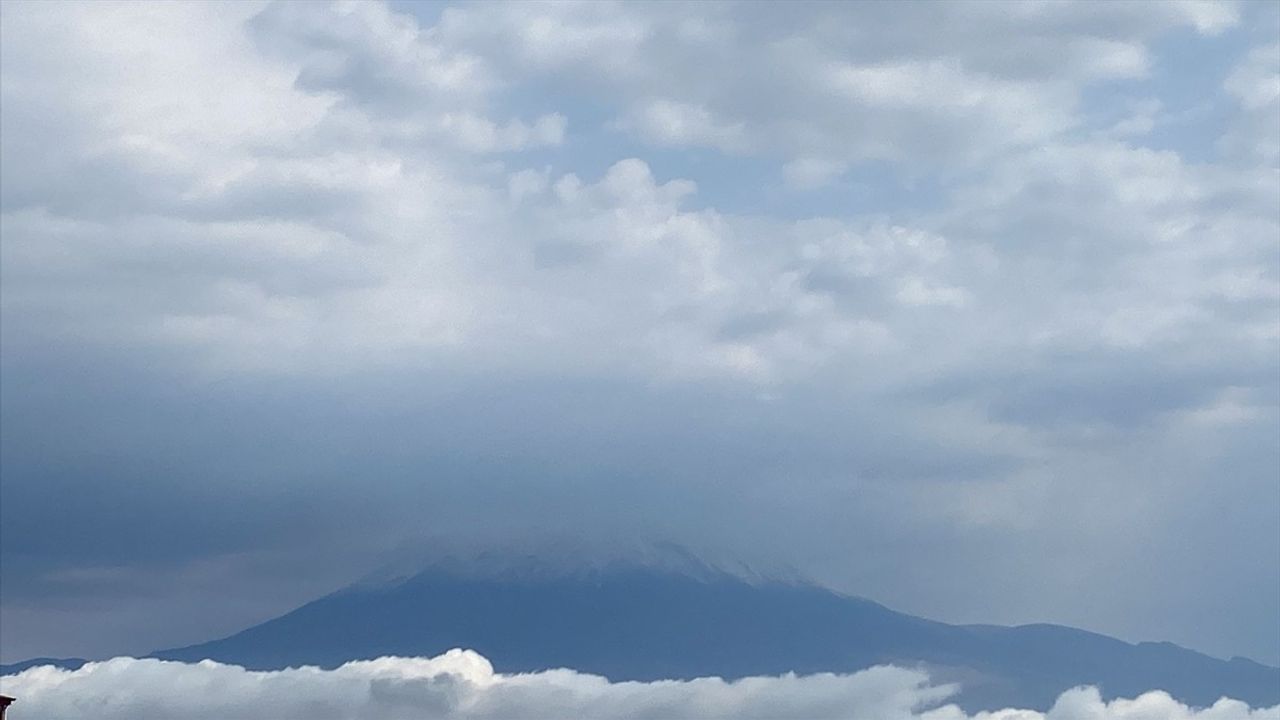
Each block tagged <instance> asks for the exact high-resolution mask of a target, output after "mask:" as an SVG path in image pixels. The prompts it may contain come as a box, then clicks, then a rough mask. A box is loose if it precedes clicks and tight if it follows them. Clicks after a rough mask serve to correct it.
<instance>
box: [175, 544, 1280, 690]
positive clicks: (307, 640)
mask: <svg viewBox="0 0 1280 720" xmlns="http://www.w3.org/2000/svg"><path fill="white" fill-rule="evenodd" d="M454 647H461V648H470V649H473V650H476V651H478V652H480V653H482V654H484V655H485V656H486V657H488V658H489V659H490V660H491V661H492V662H493V664H494V667H495V668H496V669H497V670H499V671H501V672H527V671H535V670H543V669H548V668H557V667H566V668H573V669H575V670H579V671H582V672H588V673H595V674H600V675H604V676H606V677H608V678H610V679H611V680H656V679H663V678H692V677H701V676H709V675H717V676H721V677H725V678H738V677H744V676H750V675H778V674H782V673H788V672H795V673H798V674H807V673H816V672H848V671H853V670H858V669H861V668H865V667H869V666H871V665H876V664H883V663H894V664H899V665H906V666H916V665H920V664H924V665H926V666H927V667H928V668H929V669H930V670H931V671H932V673H933V676H934V678H935V679H936V680H938V681H941V682H950V681H957V682H960V683H961V684H962V690H961V693H960V695H959V696H958V698H957V702H958V703H959V704H960V705H961V706H962V707H963V708H964V709H965V710H968V711H971V712H972V711H976V710H984V709H996V708H1003V707H1024V708H1034V709H1046V708H1047V707H1048V706H1049V705H1051V704H1052V702H1053V701H1054V699H1056V698H1057V696H1058V695H1059V694H1060V693H1061V692H1062V691H1064V690H1067V689H1069V688H1071V687H1074V686H1077V685H1096V686H1097V687H1098V688H1099V689H1100V690H1101V691H1102V692H1103V694H1104V695H1105V696H1107V697H1117V696H1125V697H1133V696H1136V695H1138V694H1140V693H1142V692H1146V691H1148V690H1152V689H1161V690H1165V691H1168V692H1169V693H1170V694H1171V695H1173V696H1174V697H1176V698H1177V699H1179V700H1181V701H1183V702H1186V703H1190V704H1194V705H1201V706H1203V705H1209V704H1212V703H1213V702H1214V701H1216V700H1217V699H1218V698H1219V697H1221V696H1224V695H1226V696H1230V697H1233V698H1236V699H1239V700H1243V701H1245V702H1248V703H1250V704H1252V705H1254V706H1270V705H1274V704H1277V703H1280V669H1277V668H1271V667H1267V666H1263V665H1260V664H1258V663H1255V662H1252V661H1249V660H1244V659H1239V658H1237V659H1233V660H1231V661H1229V662H1228V661H1223V660H1218V659H1216V658H1211V657H1208V656H1206V655H1202V654H1200V653H1197V652H1193V651H1191V650H1187V649H1184V648H1181V647H1178V646H1176V645H1172V644H1169V643H1140V644H1137V645H1133V644H1130V643H1126V642H1122V641H1120V640H1116V639H1114V638H1109V637H1106V636H1103V635H1097V634H1095V633H1090V632H1085V631H1082V630H1076V629H1072V628H1067V627H1060V626H1053V625H1026V626H1021V627H997V626H985V625H983V626H958V625H948V624H945V623H940V622H933V621H930V620H924V619H921V618H917V617H912V616H910V615H904V614H902V613H898V612H894V611H892V610H890V609H888V608H886V607H884V606H882V605H879V604H876V603H874V602H870V601H868V600H863V599H859V598H854V597H848V596H844V595H840V594H837V593H835V592H832V591H830V590H827V589H824V588H821V587H817V586H813V585H807V584H803V583H794V582H769V581H765V582H751V581H747V580H744V579H741V578H739V577H736V576H733V575H729V574H727V573H705V572H704V573H698V574H689V573H684V572H674V571H671V570H663V569H655V568H651V567H644V566H636V565H614V566H607V567H604V568H600V569H595V570H591V571H586V572H579V573H562V574H542V575H539V574H524V575H522V574H520V573H514V574H501V575H493V576H487V577H486V576H483V575H478V574H475V573H468V572H459V571H458V570H457V569H456V568H453V569H450V568H448V567H436V568H433V569H430V570H427V571H425V572H422V573H420V574H418V575H416V576H413V577H411V578H409V579H406V580H401V581H397V582H392V583H386V584H382V585H379V586H353V587H351V588H348V589H346V590H342V591H339V592H336V593H334V594H332V595H329V596H326V597H323V598H321V599H319V600H316V601H314V602H311V603H308V604H307V605H304V606H303V607H301V608H298V609H297V610H294V611H293V612H290V613H288V614H286V615H283V616H281V617H279V618H276V619H274V620H270V621H268V622H265V623H263V624H261V625H258V626H256V627H252V628H249V629H248V630H245V631H243V632H240V633H237V634H236V635H233V636H231V637H228V638H225V639H222V640H216V641H213V642H209V643H204V644H201V645H193V646H190V647H185V648H177V649H173V650H164V651H160V652H157V653H155V655H154V656H155V657H158V658H167V659H174V660H185V661H198V660H202V659H205V658H211V659H214V660H218V661H220V662H226V663H235V664H238V665H244V666H246V667H249V668H253V669H278V668H284V667H289V666H298V665H318V666H321V667H326V668H332V667H336V666H338V665H341V664H342V663H344V662H346V661H348V660H353V659H365V658H374V657H379V656H384V655H400V656H424V655H437V654H439V653H442V652H444V651H446V650H448V649H450V648H454Z"/></svg>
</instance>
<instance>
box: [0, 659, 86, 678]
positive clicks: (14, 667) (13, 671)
mask: <svg viewBox="0 0 1280 720" xmlns="http://www.w3.org/2000/svg"><path fill="white" fill-rule="evenodd" d="M87 662H89V661H88V660H85V659H84V658H43V657H42V658H31V659H30V660H21V661H19V662H16V663H11V664H9V665H0V676H3V675H17V674H18V673H20V672H22V671H23V670H26V669H27V668H33V667H40V666H41V665H53V666H54V667H60V668H63V669H64V670H79V669H80V668H81V667H83V666H84V664H85V663H87Z"/></svg>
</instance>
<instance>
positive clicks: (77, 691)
mask: <svg viewBox="0 0 1280 720" xmlns="http://www.w3.org/2000/svg"><path fill="white" fill-rule="evenodd" d="M0 690H3V691H4V692H5V693H8V694H10V695H14V696H17V697H18V698H19V703H18V704H16V705H15V706H14V713H15V715H16V714H17V713H18V712H21V713H22V717H23V718H28V720H43V719H45V718H49V719H52V718H63V717H73V716H77V715H80V714H82V713H83V712H85V711H88V710H89V709H90V708H92V712H93V713H94V716H95V717H100V718H103V720H113V719H114V718H119V719H120V720H125V719H126V718H127V719H128V720H161V719H162V718H174V717H181V718H189V719H190V720H198V719H199V718H249V717H266V716H269V717H271V718H273V719H275V720H290V719H291V718H297V719H298V720H302V719H303V718H308V719H310V718H322V719H334V720H336V719H338V718H361V720H379V719H391V718H415V719H417V720H447V719H449V718H476V719H479V718H505V719H508V720H515V719H517V718H552V717H579V718H592V719H593V720H608V718H663V719H664V720H678V719H679V718H689V719H690V720H693V719H695V718H696V719H697V720H712V719H713V718H744V719H745V718H770V719H771V720H786V719H787V718H795V719H796V720H801V719H804V720H819V719H820V718H831V719H832V720H836V719H841V720H844V719H851V718H854V719H861V718H866V719H868V720H870V719H872V718H874V719H875V720H917V719H918V720H966V719H971V720H1139V719H1150V720H1156V719H1157V718H1159V719H1160V720H1276V718H1280V706H1278V707H1275V708H1271V709H1258V710H1251V709H1250V708H1249V707H1248V706H1247V705H1245V704H1244V703H1240V702H1237V701H1234V700H1229V699H1226V698H1224V699H1222V700H1219V701H1218V702H1216V703H1215V704H1214V705H1213V706H1212V707H1210V708H1204V709H1195V708H1188V707H1187V706H1185V705H1182V704H1181V703H1179V702H1177V701H1175V700H1173V699H1172V698H1170V697H1169V696H1168V695H1167V694H1165V693H1163V692H1159V691H1153V692H1149V693H1146V694H1144V695H1142V696H1140V697H1138V698H1136V699H1133V700H1124V699H1120V700H1112V701H1110V702H1103V701H1102V700H1101V698H1100V697H1099V694H1098V691H1097V690H1095V689H1093V688H1077V689H1075V690H1070V691H1068V692H1066V693H1063V695H1062V696H1061V697H1059V699H1058V701H1057V703H1056V704H1055V705H1054V707H1053V708H1052V709H1050V710H1049V712H1047V713H1043V714H1042V713H1038V712H1031V711H1025V710H1013V709H1009V710H998V711H995V712H980V713H978V714H976V715H972V716H970V715H966V714H965V713H964V712H962V711H961V710H959V709H958V708H956V707H955V706H953V705H943V703H944V702H945V700H946V698H947V697H948V696H949V695H950V694H951V692H952V690H953V688H951V687H950V686H934V685H931V684H930V683H929V679H928V676H927V675H926V674H925V673H923V672H921V671H918V670H909V669H904V668H898V667H892V666H882V667H875V668H871V669H868V670H863V671H861V672H857V673H854V674H851V675H834V674H819V675H808V676H803V677H797V676H795V675H784V676H781V677H749V678H743V679H740V680H735V681H733V682H725V681H724V680H721V679H719V678H699V679H695V680H680V681H658V682H649V683H641V682H622V683H613V682H609V680H607V679H606V678H603V677H599V676H595V675H585V674H582V673H578V672H575V671H573V670H549V671H545V672H540V673H533V674H526V675H502V674H497V673H495V672H494V671H493V667H492V666H491V665H490V664H489V661H488V660H486V659H485V658H484V657H482V656H480V655H478V654H476V653H474V652H471V651H466V650H451V651H449V652H447V653H445V654H443V655H440V656H438V657H434V658H395V657H384V658H379V659H377V660H368V661H358V662H350V663H347V664H345V665H343V666H341V667H339V668H336V669H334V670H320V669H318V668H310V667H303V668H291V669H288V670H281V671H273V672H250V671H246V670H244V669H243V668H240V667H237V666H234V665H222V664H219V663H215V662H212V661H208V660H206V661H204V662H201V663H197V664H184V663H176V662H162V661H158V660H137V659H133V658H125V657H120V658H115V659H113V660H109V661H106V662H99V663H90V664H88V665H86V666H84V667H82V668H81V669H79V670H75V671H66V670H59V669H56V668H52V667H40V668H32V669H29V670H26V671H24V672H22V673H20V674H18V675H14V676H7V677H5V678H4V680H3V683H2V684H0Z"/></svg>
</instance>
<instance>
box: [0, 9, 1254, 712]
mask: <svg viewBox="0 0 1280 720" xmlns="http://www.w3.org/2000/svg"><path fill="white" fill-rule="evenodd" d="M0 33H2V37H0V53H2V57H0V130H2V132H0V158H2V160H3V162H2V163H0V238H2V240H3V242H2V243H0V340H2V342H3V353H2V354H0V370H2V371H3V372H2V374H0V383H2V390H3V392H2V393H0V423H2V427H3V433H0V463H2V468H0V469H2V471H3V472H2V477H3V484H2V485H0V492H2V493H3V494H2V496H0V497H2V499H3V502H2V503H0V561H2V562H0V582H2V584H3V597H2V601H0V627H3V636H4V642H3V644H2V646H0V656H2V657H3V659H4V660H6V661H12V660H17V659H21V658H25V657H30V656H33V655H83V656H89V657H108V656H111V655H116V654H121V653H134V654H142V653H145V652H147V651H150V650H153V649H156V648H158V647H168V646H175V645H182V644H185V643H191V642H198V641H202V640H207V639H209V638H211V637H215V636H219V635H224V634H227V633H229V632H232V631H235V630H238V629H241V628H243V627H245V626H247V625H249V624H251V623H253V622H258V621H261V620H264V619H266V618H268V617H271V616H273V615H275V614H278V613H280V612H282V611H285V610H287V609H290V608H291V607H293V606H295V605H297V604H299V603H301V602H303V601H306V600H309V599H312V598H313V597H315V596H317V595H318V594H320V593H323V592H327V591H329V590H331V589H333V588H335V587H338V586H341V585H343V584H345V583H346V582H349V581H351V580H352V579H354V578H356V577H358V576H360V575H362V574H364V573H365V572H367V571H369V570H370V569H372V568H373V567H376V565H377V564H378V563H379V562H381V559H382V558H385V557H386V556H387V553H388V552H390V551H392V550H394V549H396V548H399V547H403V546H405V545H406V544H414V543H417V542H420V541H421V538H423V537H425V536H432V537H448V538H450V539H452V540H454V541H457V542H463V543H466V542H473V543H477V544H483V543H488V542H507V541H511V540H513V539H517V540H518V539H519V538H521V537H524V536H528V535H535V534H538V533H544V532H548V531H555V532H560V533H567V534H569V535H573V536H576V537H579V538H584V539H586V540H587V541H588V542H591V543H598V544H601V545H608V544H609V543H615V542H619V543H620V542H624V541H626V542H630V541H632V540H633V539H635V538H643V539H652V540H657V541H667V540H670V541H675V542H678V543H681V544H684V545H686V546H688V547H690V548H692V549H694V550H695V551H697V552H702V553H709V554H717V555H721V556H723V555H728V556H732V557H734V558H736V559H738V560H741V561H744V562H748V563H758V564H762V565H776V566H793V567H795V568H796V569H797V570H798V571H800V572H801V573H803V574H805V575H808V576H810V577H813V578H815V579H818V580H820V581H822V582H824V583H827V584H830V585H831V586H833V587H835V588H837V589H839V590H842V591H846V592H851V593H856V594H859V595H864V596H868V597H871V598H874V599H876V600H878V601H881V602H884V603H885V604H888V605H890V606H892V607H894V608H896V609H900V610H904V611H907V612H912V613H916V614H922V615H926V616H929V617H933V618H937V619H941V620H947V621H955V622H997V623H1017V622H1031V621H1051V622H1059V623H1065V624H1071V625H1075V626H1080V627H1085V628H1088V629H1091V630H1096V631H1100V632H1105V633H1109V634H1113V635H1117V636H1119V637H1122V638H1125V639H1129V640H1171V641H1174V642H1178V643H1181V644H1184V645H1187V646H1189V647H1192V648H1195V649H1198V650H1202V651H1205V652H1208V653H1211V654H1215V655H1219V656H1222V657H1228V656H1232V655H1246V656H1249V657H1252V658H1255V659H1257V660H1260V661H1264V662H1269V663H1273V664H1274V663H1280V442H1278V441H1277V438H1278V437H1280V6H1277V5H1276V4H1274V3H1263V2H1259V3H1242V4H1235V3H1229V2H1221V3H1195V2H1163V3H1143V2H1123V3H1078V4H1066V3H1031V4H1016V3H973V4H970V3H965V2H948V3H938V4H926V3H906V4H897V3H894V4H888V3H883V4H882V3H874V2H864V3H844V4H816V5H808V4H799V3H787V4H785V5H782V4H764V3H752V4H745V5H735V4H723V3H712V2H704V3H695V4H687V5H678V4H673V3H645V4H628V5H618V4H612V3H603V2H601V3H590V4H585V5H579V4H559V3H556V4H544V3H534V2H521V3H514V4H506V5H499V4H463V5H457V6H449V5H438V4H406V3H394V4H391V5H384V4H380V3H372V2H368V3H354V4H342V3H339V4H334V5H326V4H310V3H308V4H303V3H278V4H259V3H253V2H240V3H217V4H198V3H163V4H151V5H144V4H124V5H121V4H114V3H109V2H92V3H72V2H66V3H44V2H39V3H22V2H11V3H5V4H3V6H0ZM210 596H213V597H216V598H217V602H215V603H210V602H208V598H209V597H210ZM451 662H452V661H451ZM468 662H469V661H468ZM127 664H128V661H124V664H123V665H121V664H119V663H117V665H114V666H113V665H108V666H96V669H91V670H89V671H82V672H83V673H85V674H83V675H74V676H67V677H73V678H84V680H83V682H85V683H89V684H91V683H92V682H93V680H92V678H93V677H96V676H95V675H94V673H106V672H109V671H110V670H109V669H110V668H112V667H124V666H127ZM129 672H130V673H132V672H134V671H132V670H130V671H129ZM137 672H147V673H150V672H156V673H178V674H183V673H186V674H189V675H188V676H189V677H192V678H195V679H194V680H193V682H204V680H202V679H200V678H204V677H205V676H206V675H209V674H216V673H226V674H228V675H230V676H234V677H236V678H239V679H237V680H235V681H236V682H250V683H255V686H256V683H258V682H260V681H259V680H258V679H252V680H250V679H246V678H248V677H249V676H245V675H243V674H240V675H236V673H237V672H238V671H235V670H233V669H228V668H209V667H205V668H183V667H182V666H160V665H145V666H144V669H143V670H138V671H137ZM362 672H364V671H363V670H359V671H357V670H350V669H348V670H341V671H336V673H337V675H335V676H334V677H346V676H347V675H353V676H354V675H359V674H360V673H362ZM885 672H889V671H885ZM36 677H37V676H30V678H29V679H27V680H24V681H23V682H31V683H36V682H46V681H47V682H54V681H55V680H54V679H49V680H36V679H33V678H36ZM41 677H43V676H41ZM50 677H51V678H52V677H55V676H50ZM56 677H59V678H60V677H63V676H56ZM273 677H276V676H273ZM307 677H311V676H308V675H307V674H306V673H295V674H293V675H281V676H278V677H277V679H274V680H261V682H263V683H265V684H264V685H263V687H266V686H267V685H272V686H274V684H277V683H278V684H281V685H289V686H290V687H292V686H294V685H293V684H294V683H301V682H307V680H305V678H307ZM361 677H363V676H361ZM540 677H541V679H533V680H529V681H527V682H528V683H531V685H530V686H529V687H532V688H534V689H531V690H529V692H538V690H537V689H536V688H538V687H542V685H540V684H539V683H548V684H555V683H558V682H565V683H570V684H581V686H582V687H585V688H587V689H586V690H583V691H582V692H583V693H585V695H582V697H588V696H589V697H592V698H594V697H596V696H597V695H599V697H602V698H603V697H606V696H607V697H610V698H624V697H628V696H629V695H628V693H629V692H630V690H628V689H627V687H628V686H612V687H605V686H603V685H602V683H603V681H599V680H594V679H590V678H581V677H576V676H571V675H564V674H561V675H555V674H552V675H548V676H540ZM894 677H898V676H894ZM901 677H902V678H906V679H904V680H901V683H900V684H899V685H898V686H897V687H900V688H905V689H904V690H903V692H906V693H908V694H910V693H911V692H914V690H912V688H915V687H917V686H918V684H919V682H920V681H919V679H918V678H914V676H909V675H902V676H901ZM859 678H862V679H859ZM913 678H914V679H913ZM66 681H67V682H71V681H72V680H70V679H68V680H66ZM75 682H81V680H75ZM317 682H319V681H317ZM336 682H339V681H335V683H336ZM340 682H356V683H361V682H366V680H362V679H359V678H358V677H357V678H356V679H352V680H341V681H340ZM524 682H526V681H523V680H522V681H516V680H503V681H501V682H499V683H498V686H499V687H501V688H519V687H524V686H523V685H521V684H520V683H524ZM768 682H776V683H782V684H784V685H786V684H797V685H800V684H804V683H810V684H814V686H815V687H816V686H818V685H820V686H822V688H823V690H822V693H827V692H830V693H832V695H831V697H832V698H838V697H845V696H843V695H840V693H844V692H850V693H857V692H858V691H857V690H855V689H850V688H856V687H858V686H859V683H864V682H869V681H868V680H866V678H865V677H863V676H853V677H852V678H847V679H833V678H825V679H810V680H778V681H768ZM393 684H394V683H393ZM162 685H163V684H162V683H156V687H161V686H162ZM334 687H337V685H336V684H335V685H334ZM424 687H426V688H427V689H423V690H422V692H426V693H432V692H436V691H437V690H435V689H430V687H431V686H430V683H427V685H426V686H424ZM695 687H699V688H700V687H703V686H672V687H670V688H667V687H666V686H663V687H662V688H649V689H647V690H645V691H644V693H642V695H643V697H642V698H640V699H636V700H635V701H634V702H638V703H639V702H649V701H650V700H648V699H646V698H648V697H650V695H649V694H650V693H654V694H653V695H652V697H653V698H654V699H653V700H652V702H655V703H657V702H659V699H658V698H660V697H665V695H663V693H667V692H673V693H677V694H679V693H686V692H687V693H692V694H698V693H700V692H702V691H701V690H698V689H693V688H695ZM706 687H709V688H710V687H712V686H711V685H707V686H706ZM734 687H735V688H738V686H734ZM663 688H666V689H663ZM681 688H684V689H681ZM161 689H163V688H161ZM25 692H26V691H25V689H24V693H25ZM86 692H90V693H92V692H95V691H93V690H87V691H86ZM264 692H266V690H264ZM283 692H286V694H287V692H288V691H287V690H286V691H283ZM414 692H417V691H416V690H415V691H414ZM487 692H488V691H486V693H487ZM503 692H506V691H505V690H504V691H503ZM511 692H516V690H514V689H512V690H511ZM520 692H523V690H521V691H520ZM707 692H708V693H709V695H708V697H713V696H714V697H715V698H720V697H722V696H725V697H727V698H728V699H725V700H724V702H737V701H736V700H732V697H731V696H733V695H734V693H736V692H746V690H744V689H743V688H739V689H737V690H725V689H723V688H719V687H717V688H716V689H712V690H707ZM787 692H789V690H788V691H787ZM485 697H492V698H494V699H493V700H492V702H495V703H496V702H500V701H502V700H501V698H504V697H507V696H505V695H503V694H502V693H497V694H493V695H487V694H486V695H485ZM824 697H826V695H822V696H821V697H818V698H817V699H814V700H812V702H819V703H820V702H826V700H824V699H822V698H824ZM175 701H176V700H175ZM618 701H619V702H622V700H618ZM714 701H715V702H719V700H714ZM486 702H487V701H486ZM584 702H585V701H584ZM592 702H595V701H594V700H592ZM600 702H602V703H603V702H605V701H604V700H600ZM610 702H612V701H610ZM627 702H631V701H630V700H628V701H627ZM707 702H713V700H710V699H709V700H707ZM797 702H798V701H797ZM806 702H808V700H806ZM831 702H836V700H834V699H833V700H831ZM841 702H843V701H841ZM1082 702H1083V700H1082ZM1151 702H1159V701H1158V700H1156V701H1151ZM446 707H448V706H446ZM611 707H612V706H611ZM618 707H626V706H625V705H620V706H618ZM638 707H639V706H638ZM716 707H719V706H716ZM725 707H730V708H732V707H735V706H732V705H727V706H725ZM797 707H799V706H797ZM806 707H807V706H806ZM821 707H826V706H821ZM902 707H903V708H904V709H903V710H902V712H903V713H907V712H908V710H907V709H906V708H907V707H908V706H902ZM619 712H622V711H621V710H619ZM725 712H729V711H728V710H726V711H725ZM797 712H799V711H797ZM815 712H816V711H815ZM1097 712H1102V711H1097ZM1112 712H1113V714H1112V715H1106V714H1097V713H1095V715H1079V716H1077V715H1062V716H1061V717H1064V718H1065V717H1095V716H1096V717H1129V716H1128V715H1123V714H1115V713H1117V712H1119V711H1112ZM1230 712H1234V711H1232V710H1227V711H1224V713H1228V714H1223V715H1220V716H1219V715H1211V714H1210V715H1204V717H1235V716H1236V715H1231V714H1229V713H1230ZM144 716H145V715H144ZM906 716H909V715H904V717H906ZM940 717H949V716H946V715H942V716H940ZM1050 717H1055V718H1056V717H1058V716H1055V715H1051V716H1050Z"/></svg>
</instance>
